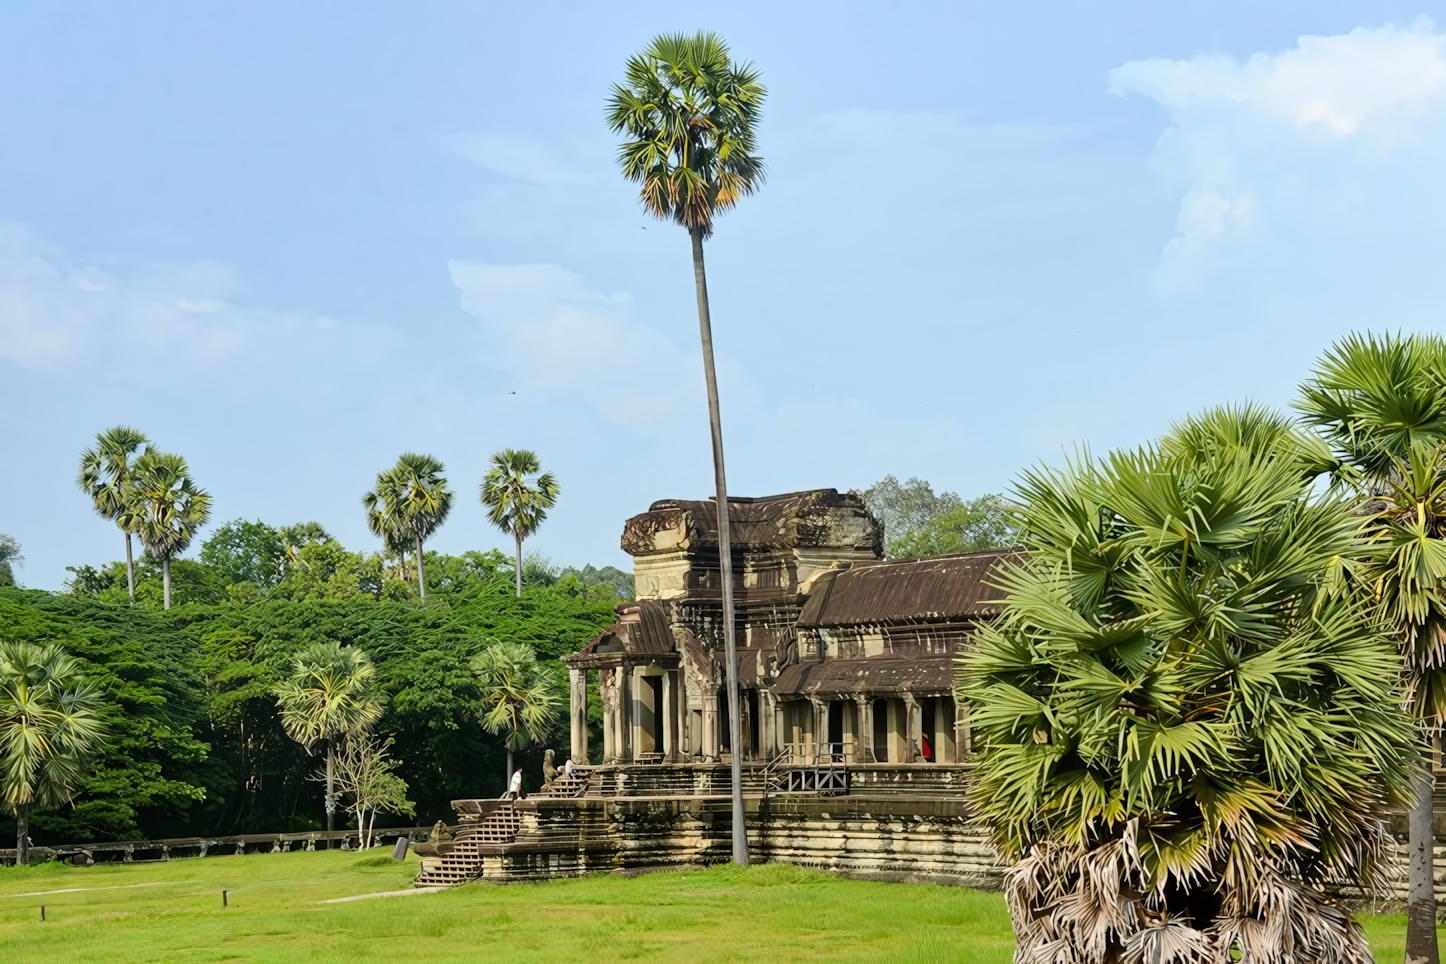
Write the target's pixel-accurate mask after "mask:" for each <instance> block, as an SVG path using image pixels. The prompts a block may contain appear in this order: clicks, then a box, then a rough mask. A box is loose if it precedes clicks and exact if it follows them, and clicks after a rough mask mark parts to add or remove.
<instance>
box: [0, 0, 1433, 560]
mask: <svg viewBox="0 0 1446 964" xmlns="http://www.w3.org/2000/svg"><path fill="white" fill-rule="evenodd" d="M1442 6H1443V5H1442V4H1429V3H1428V4H1421V3H1416V4H1411V5H1403V4H1397V3H1373V4H1363V3H1329V2H1315V3H1309V4H1307V3H1277V4H1269V5H1263V4H1258V3H1254V4H1246V3H1221V2H1212V3H1208V4H1206V3H1193V4H1183V3H1182V4H1141V3H1126V4H1104V3H1092V4H1082V3H1081V4H1063V3H1061V4H1054V5H1025V4H993V5H982V4H957V5H948V4H928V3H919V4H910V5H907V7H906V8H904V7H903V5H882V4H877V3H871V4H864V3H842V2H832V3H827V4H824V3H818V4H803V3H797V4H789V5H780V4H776V3H772V4H747V3H738V4H732V5H729V7H728V9H729V10H730V11H732V12H731V13H729V14H726V15H725V14H722V13H720V12H719V9H718V7H717V5H707V6H704V5H695V6H692V7H690V6H689V5H687V4H679V3H670V4H650V3H633V4H629V5H627V7H626V10H619V9H613V8H617V7H618V5H598V4H581V3H579V4H572V5H566V4H555V5H550V6H544V5H540V4H534V5H520V4H507V5H503V4H441V3H436V4H433V3H417V4H407V5H400V4H399V5H392V6H379V5H369V4H358V3H349V4H325V3H314V4H305V5H298V4H294V3H293V4H281V3H275V4H267V3H251V4H246V5H244V6H243V5H236V7H235V8H233V9H221V8H219V7H218V6H216V5H205V6H204V8H203V7H202V6H198V5H195V4H180V3H175V4H160V3H157V4H144V5H141V4H136V5H131V6H129V7H123V6H122V5H119V4H113V3H95V4H75V3H65V2H48V3H43V4H42V3H11V4H6V5H5V6H4V7H3V8H0V92H3V96H0V131H3V136H0V405H3V407H4V411H5V413H6V417H5V418H4V419H3V420H0V442H3V451H4V453H5V459H6V462H7V468H8V471H5V472H3V473H0V532H7V533H10V534H12V535H14V536H15V537H16V538H18V539H19V540H20V541H21V542H22V544H23V546H24V550H25V557H26V562H25V565H24V568H23V569H21V570H20V571H19V573H18V575H19V577H20V579H21V581H22V582H24V583H25V584H27V585H31V586H38V587H42V588H51V589H54V588H59V587H60V585H61V583H62V581H63V580H64V579H65V577H66V573H65V569H64V567H65V566H67V565H77V564H80V563H92V564H96V563H101V562H104V561H106V560H109V559H114V558H118V557H119V555H120V552H121V539H120V536H119V533H117V532H116V530H115V529H114V527H112V526H110V525H109V524H108V523H105V522H103V521H101V520H100V519H98V518H96V517H95V516H94V515H93V514H91V513H90V511H89V509H88V507H87V504H86V502H85V500H84V498H83V497H82V495H81V494H80V493H79V491H78V490H76V489H75V487H74V484H73V476H74V471H75V463H76V458H77V456H78V453H79V452H80V450H81V449H82V448H83V447H84V446H85V445H87V444H88V443H89V442H90V441H91V439H92V438H93V436H94V435H95V433H96V432H97V431H99V430H101V429H103V428H105V427H108V426H110V425H113V424H116V423H118V422H126V423H130V424H134V425H136V426H138V427H140V428H142V429H144V430H145V431H146V432H148V433H149V434H150V435H151V436H152V437H153V438H154V439H155V440H156V441H157V442H158V443H159V444H160V445H162V446H163V447H165V448H167V449H169V450H173V451H177V452H180V453H182V454H183V455H185V456H186V457H187V458H188V459H189V460H190V463H191V466H192V469H193V472H194V475H195V476H196V477H197V479H198V481H199V482H200V483H201V484H202V485H204V486H205V487H207V488H208V489H209V490H210V491H211V492H212V493H213V495H214V496H215V499H216V520H217V521H218V522H219V521H224V520H227V519H232V518H236V517H243V516H244V517H247V518H262V519H265V520H267V521H269V522H272V523H275V524H283V523H289V522H293V521H298V520H302V519H316V520H318V521H320V522H322V523H323V524H324V525H326V526H327V527H328V528H330V529H331V530H332V531H333V532H335V533H336V534H337V535H339V536H340V537H341V538H342V539H343V541H345V542H346V543H347V544H348V545H351V546H353V547H356V548H371V547H372V546H373V540H372V539H371V538H370V537H369V536H368V535H367V533H366V528H365V521H364V517H363V513H362V510H361V508H360V497H361V494H362V493H363V492H364V491H365V490H366V489H367V488H368V487H369V485H370V483H371V481H372V480H373V479H374V477H375V474H376V472H377V471H379V470H380V469H383V468H385V467H386V466H388V465H390V464H391V463H392V462H393V461H394V460H395V458H396V456H397V455H398V454H399V453H401V452H402V451H406V450H420V451H426V452H431V453H433V454H435V455H437V456H438V457H439V458H441V459H443V460H444V461H445V462H446V464H447V466H448V469H449V476H450V477H451V479H452V482H453V485H454V488H456V489H457V490H458V491H459V493H460V494H461V498H460V499H459V500H458V505H457V508H455V509H454V511H453V515H452V518H451V520H450V521H449V522H448V523H447V525H446V526H445V527H444V528H443V529H442V530H441V532H440V533H439V534H438V536H437V538H436V539H435V542H434V545H435V547H436V548H439V549H442V550H448V551H460V550H462V549H467V548H485V547H489V546H493V545H502V544H503V538H502V536H501V535H500V534H499V533H497V532H495V531H494V530H491V529H489V528H488V526H487V524H486V521H485V518H484V517H483V514H482V510H481V508H480V506H479V505H478V504H477V502H476V497H475V493H476V487H477V484H478V482H479V481H480V479H481V476H482V474H483V472H484V471H485V464H486V459H487V456H488V455H489V454H490V453H491V452H493V451H496V450H497V449H500V448H503V447H506V446H513V447H529V448H534V449H536V450H537V451H538V452H539V454H540V455H541V457H542V459H543V461H544V463H545V465H546V466H547V467H548V468H551V469H552V470H553V471H555V472H556V473H557V475H558V476H559V478H560V481H561V483H562V487H563V496H562V501H561V503H560V505H559V506H558V508H557V510H556V512H555V513H554V515H553V517H552V518H551V519H550V521H549V522H548V523H547V524H546V526H545V527H544V529H543V531H542V533H541V534H540V535H539V536H538V537H537V538H536V540H535V541H534V545H535V547H536V548H537V549H538V550H540V551H541V552H543V553H544V554H546V555H548V556H550V557H552V558H553V559H554V560H555V561H557V562H561V563H576V564H581V563H583V562H592V563H595V564H606V563H612V564H618V565H624V564H626V556H624V555H623V554H622V553H621V551H620V550H619V548H618V535H619V533H620V531H621V525H622V521H623V519H624V518H626V517H627V516H629V515H631V514H633V513H636V512H639V511H642V510H643V509H645V508H646V507H647V505H648V503H649V502H651V501H652V500H654V499H657V498H664V497H688V498H701V497H704V496H706V494H707V493H708V491H709V489H710V486H711V474H710V465H709V459H708V447H707V435H706V414H705V410H704V404H703V394H702V377H701V367H700V362H699V356H698V349H697V327H696V325H697V322H696V315H695V312H694V304H693V300H692V291H691V272H690V267H689V261H688V246H687V241H686V236H685V235H684V234H683V233H682V232H681V230H680V229H677V228H674V227H671V226H669V225H665V224H659V223H656V222H652V221H649V220H647V219H646V218H645V217H644V216H643V214H642V212H641V210H640V209H639V207H638V206H637V203H636V200H635V192H634V191H633V189H632V188H631V187H630V186H628V185H627V184H625V183H624V182H623V181H622V180H621V178H620V177H619V175H618V174H617V171H616V167H615V165H614V162H613V149H614V141H613V139H612V137H611V135H610V134H609V133H608V131H607V129H606V127H605V125H604V124H603V120H602V114H603V102H604V99H605V97H606V95H607V88H608V85H609V83H611V82H612V81H613V80H615V79H616V78H617V77H618V76H619V74H620V70H621V65H622V63H623V60H624V59H625V58H626V57H627V55H628V54H629V53H631V52H633V51H634V50H636V49H638V48H640V47H641V46H643V45H644V44H645V43H646V42H647V40H648V39H649V38H650V37H651V36H653V35H654V34H655V33H658V32H661V31H672V30H694V29H698V28H708V29H714V30H718V31H720V32H722V33H723V34H724V35H725V36H726V37H727V38H728V39H729V41H730V42H731V44H732V46H733V49H734V52H735V54H736V55H737V56H738V57H740V58H742V59H748V60H752V61H753V62H755V63H756V64H757V65H758V66H759V67H760V68H761V69H762V71H763V75H764V78H765V81H766V83H767V84H768V86H769V89H770V96H769V100H768V103H767V105H766V116H765V119H764V122H763V125H762V129H761V133H760V145H761V149H762V152H763V153H764V155H765V157H766V158H767V161H768V164H769V180H768V183H767V185H766V186H765V188H764V189H763V190H762V191H761V192H760V193H759V194H758V195H757V196H755V197H753V198H750V199H748V200H747V201H746V202H745V203H744V205H743V206H742V207H741V208H740V209H739V210H737V211H736V212H734V213H731V214H729V215H728V216H727V217H726V218H725V219H724V221H723V222H721V224H720V227H719V230H718V232H717V235H716V236H715V238H714V240H713V241H711V242H710V244H709V247H708V258H709V269H710V287H711V291H712V294H713V299H714V300H713V314H714V320H715V326H716V338H717V344H718V349H719V352H720V372H721V374H720V377H721V380H722V391H723V416H724V429H725V435H726V445H727V452H728V458H729V470H730V471H729V476H730V478H729V481H730V490H731V491H733V492H735V493H738V494H764V493H768V492H776V491H789V490H795V489H801V488H808V487H813V486H830V485H831V486H837V487H839V488H847V487H853V486H864V485H867V484H869V483H870V482H873V481H875V480H876V479H878V478H880V477H881V476H883V475H884V474H886V473H890V472H892V473H894V474H897V475H899V476H910V475H918V476H921V477H923V478H926V479H928V480H930V481H931V482H933V483H934V484H935V486H936V487H943V488H949V489H954V490H957V491H959V492H960V493H962V494H965V495H971V494H976V493H980V492H985V491H997V490H1000V489H1003V488H1004V487H1006V486H1007V485H1008V484H1009V482H1010V480H1011V479H1012V478H1013V477H1015V475H1016V474H1017V472H1018V471H1019V470H1020V469H1021V468H1023V467H1025V466H1027V465H1030V464H1032V463H1035V462H1038V461H1041V460H1058V459H1059V458H1060V456H1061V454H1062V453H1064V452H1066V451H1070V450H1072V449H1073V447H1074V446H1076V445H1078V444H1087V445H1089V446H1090V447H1092V448H1093V449H1094V450H1096V451H1099V450H1103V449H1106V448H1108V447H1111V446H1117V445H1131V444H1136V443H1138V442H1140V441H1143V440H1145V439H1147V438H1149V437H1150V436H1152V435H1154V434H1156V433H1158V432H1160V431H1161V430H1163V429H1165V428H1166V427H1167V426H1168V425H1169V423H1170V422H1171V421H1172V420H1174V419H1177V418H1179V417H1181V416H1183V415H1185V414H1187V413H1189V412H1191V411H1193V410H1197V409H1199V408H1202V407H1204V406H1207V405H1211V404H1215V403H1220V402H1226V401H1231V400H1241V399H1245V398H1253V399H1257V400H1260V401H1263V402H1266V403H1269V404H1273V405H1278V406H1284V405H1286V404H1288V403H1289V401H1290V399H1291V397H1292V395H1293V392H1294V388H1295V385H1296V384H1297V383H1298V382H1299V381H1300V379H1301V377H1302V376H1303V375H1304V374H1305V372H1306V371H1307V369H1308V367H1309V365H1310V363H1311V360H1312V359H1313V358H1314V357H1315V356H1317V355H1318V354H1319V353H1320V352H1321V350H1323V349H1324V348H1325V347H1326V346H1327V345H1329V344H1330V342H1331V341H1332V340H1333V339H1335V338H1336V337H1338V336H1340V335H1341V334H1343V333H1344V332H1347V331H1349V330H1351V329H1359V328H1373V329H1387V328H1404V329H1430V330H1439V329H1440V317H1441V315H1440V305H1441V303H1442V290H1441V289H1442V286H1443V282H1442V278H1443V277H1446V274H1443V272H1442V271H1441V269H1440V267H1439V261H1440V256H1441V252H1442V251H1443V242H1446V179H1443V178H1442V176H1441V171H1442V170H1443V161H1446V26H1443V25H1446V10H1443V9H1441V8H1442ZM524 7H525V8H526V9H522V8H524Z"/></svg>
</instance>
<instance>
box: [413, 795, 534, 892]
mask: <svg viewBox="0 0 1446 964" xmlns="http://www.w3.org/2000/svg"><path fill="white" fill-rule="evenodd" d="M521 826H522V817H521V815H519V814H518V812H517V808H516V807H514V806H512V804H510V803H504V804H503V805H502V806H500V807H498V808H497V809H495V810H493V811H492V812H491V813H489V814H487V815H486V816H485V817H483V818H482V819H481V820H480V821H478V822H477V823H474V824H471V825H470V826H469V825H466V824H464V825H463V826H462V828H461V829H460V830H459V831H458V832H457V835H456V836H455V837H453V838H452V841H451V849H449V850H448V851H447V852H446V853H445V854H439V855H438V856H436V857H423V858H422V872H421V873H419V874H418V875H417V880H416V884H415V886H417V887H451V886H454V885H456V884H465V883H466V882H467V881H469V880H476V879H477V878H478V877H481V876H482V860H483V854H482V848H483V847H486V846H496V845H499V844H509V843H511V842H512V841H513V840H515V839H516V838H517V831H518V830H519V829H520V828H521Z"/></svg>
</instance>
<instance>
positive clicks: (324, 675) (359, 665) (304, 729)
mask: <svg viewBox="0 0 1446 964" xmlns="http://www.w3.org/2000/svg"><path fill="white" fill-rule="evenodd" d="M273 692H274V693H275V694H276V703H277V706H278V708H279V709H280V711H281V725H282V727H284V728H285V730H286V734H287V736H289V737H291V738H292V739H293V740H295V741H296V742H297V743H300V744H301V745H302V746H303V747H305V748H306V751H307V752H308V753H310V752H312V750H313V749H314V748H315V746H316V745H317V744H318V743H323V742H324V743H325V744H326V829H327V830H334V829H336V823H335V815H336V792H335V791H336V788H335V780H336V773H335V769H334V758H335V755H336V752H335V751H336V744H337V741H339V740H343V739H345V738H347V737H351V736H358V735H360V734H362V733H364V732H365V731H366V730H369V729H370V728H371V727H372V726H373V725H374V724H375V723H376V721H377V720H379V719H381V716H382V701H381V696H380V694H379V693H378V692H377V690H376V667H374V666H373V665H372V662H371V660H369V659H367V655H366V653H364V652H362V651H361V649H360V648H358V647H356V646H348V647H342V646H341V645H339V644H337V643H316V644H315V645H312V646H309V647H307V648H306V649H304V650H302V651H301V652H300V653H298V654H297V656H296V659H295V661H294V662H293V663H292V667H291V675H290V677H288V678H287V679H286V681H285V682H283V683H281V684H279V685H278V686H277V687H276V688H275V690H274V691H273Z"/></svg>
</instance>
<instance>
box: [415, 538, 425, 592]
mask: <svg viewBox="0 0 1446 964" xmlns="http://www.w3.org/2000/svg"><path fill="white" fill-rule="evenodd" d="M417 592H418V593H419V594H420V595H421V597H422V599H424V600H425V599H426V598H427V572H426V570H425V569H424V568H423V567H422V537H421V536H417Z"/></svg>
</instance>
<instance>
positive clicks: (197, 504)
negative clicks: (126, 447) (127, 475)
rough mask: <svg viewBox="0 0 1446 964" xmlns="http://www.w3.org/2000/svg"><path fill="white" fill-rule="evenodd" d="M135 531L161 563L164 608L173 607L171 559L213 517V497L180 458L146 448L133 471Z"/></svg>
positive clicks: (132, 507) (183, 548)
mask: <svg viewBox="0 0 1446 964" xmlns="http://www.w3.org/2000/svg"><path fill="white" fill-rule="evenodd" d="M131 486H132V493H133V499H132V503H131V508H130V511H131V512H133V513H134V521H135V531H136V534H137V535H139V536H140V539H141V542H142V543H143V544H144V545H145V547H146V549H147V550H149V551H150V554H151V555H152V556H154V557H155V558H156V559H159V560H160V562H161V579H162V587H163V591H162V608H164V609H170V608H171V557H172V556H176V555H179V554H181V553H183V552H185V551H186V549H187V547H189V546H190V544H191V540H192V539H194V538H195V537H196V533H197V532H199V531H200V529H201V527H202V526H204V525H205V524H206V522H207V520H209V519H210V518H211V496H210V494H209V493H207V492H206V490H205V489H202V488H200V487H199V486H197V485H196V483H195V482H193V481H192V480H191V476H190V469H188V468H187V467H186V460H185V459H183V458H181V457H180V456H179V455H172V454H170V453H168V452H157V451H156V450H155V449H150V448H148V449H146V450H145V451H144V452H143V453H141V457H140V458H138V459H136V463H135V465H134V466H133V468H132V470H131Z"/></svg>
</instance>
